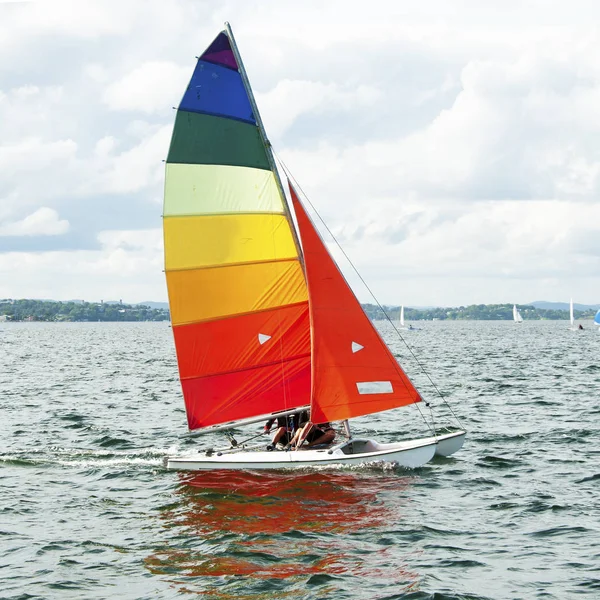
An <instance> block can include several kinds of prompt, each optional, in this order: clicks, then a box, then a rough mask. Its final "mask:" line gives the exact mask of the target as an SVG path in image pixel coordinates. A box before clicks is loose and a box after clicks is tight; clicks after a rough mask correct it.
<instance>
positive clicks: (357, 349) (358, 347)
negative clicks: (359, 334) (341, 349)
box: [352, 342, 364, 354]
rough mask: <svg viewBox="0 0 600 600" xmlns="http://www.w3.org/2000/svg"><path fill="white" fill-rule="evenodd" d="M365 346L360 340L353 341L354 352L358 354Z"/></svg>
mask: <svg viewBox="0 0 600 600" xmlns="http://www.w3.org/2000/svg"><path fill="white" fill-rule="evenodd" d="M363 348H364V346H361V345H360V344H359V343H358V342H352V354H356V353H357V352H358V351H359V350H362V349H363Z"/></svg>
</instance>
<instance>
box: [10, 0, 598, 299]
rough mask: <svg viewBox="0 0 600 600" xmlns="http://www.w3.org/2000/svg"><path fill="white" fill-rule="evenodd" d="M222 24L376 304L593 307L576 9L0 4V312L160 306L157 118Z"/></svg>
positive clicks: (161, 154)
mask: <svg viewBox="0 0 600 600" xmlns="http://www.w3.org/2000/svg"><path fill="white" fill-rule="evenodd" d="M226 20H227V21H230V22H231V24H232V26H233V29H234V33H235V34H236V39H237V42H238V46H239V47H240V51H241V53H242V56H243V58H244V62H245V65H246V68H247V71H248V74H249V77H250V81H251V82H252V85H253V88H254V91H255V95H256V97H257V101H258V104H259V108H260V110H261V113H262V116H263V120H264V122H265V125H266V128H267V131H268V134H269V137H270V138H271V141H272V143H273V145H274V147H275V149H276V152H277V154H278V155H279V157H280V158H281V159H282V160H283V161H284V162H285V163H286V165H287V167H288V168H289V169H290V170H291V172H292V173H293V175H294V176H295V178H296V179H297V180H298V181H299V183H300V185H301V187H302V189H303V190H304V192H306V194H307V195H308V197H309V199H310V201H311V202H312V204H314V206H315V207H316V208H317V210H318V211H319V213H320V214H321V215H322V216H323V218H324V219H325V221H326V222H327V224H328V226H329V227H330V228H331V230H332V231H333V232H334V234H335V235H336V237H337V238H338V240H339V241H340V243H341V244H342V246H343V248H344V250H345V252H346V253H347V254H348V255H349V257H350V258H351V259H352V260H353V262H354V263H355V265H356V266H357V268H358V269H359V271H360V273H361V275H362V276H363V277H364V279H365V280H366V281H367V283H368V284H369V286H370V287H371V289H372V290H373V291H374V292H375V294H376V296H377V298H378V299H379V301H380V302H382V303H387V304H405V305H408V306H411V305H413V306H418V305H446V306H456V305H460V304H472V303H492V302H511V303H512V302H516V303H526V302H529V301H534V300H554V301H568V299H569V297H571V296H573V297H574V299H575V301H576V302H578V303H588V304H592V303H598V302H600V275H599V274H600V202H599V201H598V197H599V192H600V52H599V50H598V49H599V48H600V26H599V25H598V23H600V4H598V3H597V2H595V1H594V0H590V1H589V2H585V1H580V2H578V1H573V0H570V1H568V2H567V1H563V2H552V1H550V0H529V1H525V0H520V1H510V0H504V1H502V2H480V1H478V0H472V1H469V0H453V1H452V2H448V1H446V0H439V1H435V0H421V1H420V2H408V1H404V0H390V1H389V2H386V1H378V0H373V1H371V2H366V3H365V2H364V1H361V2H355V1H353V0H341V1H336V0H328V1H327V2H323V0H318V1H312V0H303V1H302V2H297V1H295V0H272V1H271V0H258V1H251V0H240V1H234V0H220V1H219V2H216V1H210V2H202V1H199V0H171V1H169V2H165V1H164V0H118V1H112V0H103V1H101V2H96V1H92V0H77V1H74V2H61V1H54V0H46V1H39V2H14V1H12V2H6V1H3V0H0V298H24V297H30V298H52V299H71V298H82V299H86V300H100V299H118V298H123V300H124V301H130V302H138V301H143V300H155V301H163V300H166V286H165V282H164V275H163V273H162V268H163V267H162V261H163V257H162V240H161V217H160V215H161V203H162V187H163V170H164V164H163V162H162V161H163V160H164V159H165V158H166V154H167V149H168V145H169V140H170V135H171V128H172V124H173V118H174V111H173V109H172V107H173V106H176V105H177V104H178V103H179V100H180V98H181V96H182V93H183V90H184V88H185V85H186V84H187V80H188V79H189V76H190V74H191V72H192V70H193V67H194V63H195V59H194V57H195V56H198V55H199V54H200V53H201V52H202V51H203V50H204V48H205V47H206V46H207V45H208V44H209V43H210V42H211V41H212V39H213V38H214V37H215V36H216V34H217V33H218V32H219V31H220V30H221V29H222V24H223V22H224V21H226ZM342 267H343V269H344V270H345V272H346V267H345V266H344V265H342ZM350 279H351V281H352V282H353V283H354V282H355V281H356V278H354V277H350ZM356 291H357V293H358V295H359V297H360V299H361V300H364V301H368V300H369V298H368V296H367V294H366V293H365V292H364V290H363V289H361V288H359V287H357V288H356Z"/></svg>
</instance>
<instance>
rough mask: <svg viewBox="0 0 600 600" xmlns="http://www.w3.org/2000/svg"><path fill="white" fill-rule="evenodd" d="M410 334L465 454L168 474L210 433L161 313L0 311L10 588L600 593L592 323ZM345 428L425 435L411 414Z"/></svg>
mask: <svg viewBox="0 0 600 600" xmlns="http://www.w3.org/2000/svg"><path fill="white" fill-rule="evenodd" d="M420 326H421V327H422V329H421V330H420V331H413V332H405V333H404V335H405V339H406V340H407V342H408V343H409V344H410V345H411V346H412V347H413V348H414V349H415V353H416V356H417V358H418V360H419V361H420V362H421V363H422V365H423V366H424V367H425V369H426V370H427V372H428V373H429V374H430V375H431V377H432V379H433V381H434V383H435V385H436V386H437V387H438V388H439V389H440V391H441V392H442V393H443V394H444V395H445V396H446V397H447V398H448V399H449V401H450V402H451V404H452V406H453V408H454V410H455V412H456V414H457V415H458V417H459V419H460V420H461V421H462V423H463V425H464V426H465V427H466V428H467V429H468V431H469V436H468V438H467V442H466V444H465V447H464V448H463V450H461V451H460V452H459V453H457V454H456V455H454V457H451V458H447V459H436V460H435V461H434V462H432V463H430V464H428V465H427V466H425V467H424V468H421V469H418V470H414V471H410V470H401V469H393V468H386V469H382V468H361V469H354V470H353V469H343V470H332V469H330V470H325V471H304V472H300V473H291V472H273V473H231V472H214V473H208V474H201V475H199V474H181V473H175V472H170V471H165V470H164V469H163V468H162V466H161V465H162V457H163V456H164V455H165V454H167V453H173V452H177V451H184V450H189V449H192V448H193V447H194V446H196V445H198V444H199V442H200V441H201V440H199V438H189V437H187V436H186V427H185V414H184V411H183V401H182V399H181V396H180V390H179V382H178V379H177V369H176V364H175V356H174V350H173V343H172V336H171V330H170V329H169V327H168V325H167V324H165V323H139V324H137V323H135V324H116V323H115V324H111V323H64V324H58V323H57V324H51V323H48V324H37V323H31V324H18V323H5V324H0V443H1V447H0V486H1V487H0V490H1V494H0V598H3V599H4V598H7V599H8V598H15V599H16V598H19V599H26V598H28V599H33V598H61V599H63V598H64V599H68V598H77V599H79V598H120V599H121V598H122V599H139V598H178V597H190V596H192V597H193V596H194V595H199V596H201V597H206V598H218V599H223V600H225V599H229V598H232V599H233V598H236V599H250V598H253V599H266V598H278V599H279V598H283V599H300V598H315V599H316V598H336V599H345V598H366V599H371V598H377V599H382V600H383V599H387V600H391V599H396V598H398V599H400V598H406V599H425V598H432V599H433V598H435V599H444V598H445V599H454V598H456V599H458V598H465V599H466V598H468V599H484V598H489V599H492V598H493V599H498V600H504V599H507V598H511V599H513V598H514V599H516V598H522V599H529V598H556V599H564V598H579V597H591V598H600V542H599V540H600V493H599V492H600V489H599V488H600V333H598V332H597V331H595V330H594V329H593V328H592V326H591V324H589V325H586V329H585V330H584V331H580V332H572V331H569V330H568V329H567V325H566V324H565V323H564V322H525V323H524V324H522V325H518V326H517V325H515V324H513V323H510V322H449V323H445V322H428V323H424V324H422V325H420ZM383 333H384V336H385V337H386V339H388V340H389V342H390V346H391V347H392V349H393V350H394V352H395V354H396V355H397V356H398V358H399V360H400V362H401V363H402V364H403V365H405V367H406V370H407V371H408V373H409V374H410V375H411V376H412V377H413V379H414V380H415V382H416V383H417V385H418V386H419V388H420V389H422V391H424V392H425V394H427V395H428V396H429V397H431V398H432V399H435V396H434V390H433V389H432V388H431V385H430V384H429V382H428V380H427V378H426V377H425V376H424V375H423V374H422V373H421V372H420V371H419V370H418V365H417V364H416V363H415V360H414V359H413V358H412V356H410V354H409V353H408V351H407V349H406V347H405V346H404V345H403V344H402V343H401V342H400V341H398V340H397V338H396V337H394V336H395V334H394V335H392V334H393V332H392V331H391V328H389V327H388V326H386V327H383ZM433 415H434V418H435V419H436V422H438V423H440V424H442V423H443V422H444V420H445V416H446V413H445V412H444V410H443V408H442V406H438V405H437V404H436V406H435V407H434V412H433ZM353 428H354V431H355V432H357V433H372V434H374V435H376V437H377V439H381V440H394V439H399V438H400V437H404V436H406V435H411V434H413V433H414V434H415V435H417V434H418V435H420V434H422V433H425V432H424V431H423V427H422V425H421V422H420V417H419V413H418V411H417V410H415V408H414V407H409V408H406V409H399V410H397V411H392V412H390V413H386V414H384V415H376V416H371V417H368V418H363V419H358V420H356V421H355V422H354V423H353ZM258 430H259V428H258V426H252V427H250V428H249V430H247V432H248V435H252V434H253V433H256V432H258ZM213 435H215V436H216V434H213ZM240 435H243V433H242V432H240ZM216 441H217V438H210V437H209V438H208V439H207V440H206V442H207V443H208V444H209V445H212V444H214V443H215V442H216ZM202 443H204V442H202Z"/></svg>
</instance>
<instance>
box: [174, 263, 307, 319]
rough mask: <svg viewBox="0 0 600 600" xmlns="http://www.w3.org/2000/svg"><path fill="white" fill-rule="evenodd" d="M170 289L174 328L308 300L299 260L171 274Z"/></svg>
mask: <svg viewBox="0 0 600 600" xmlns="http://www.w3.org/2000/svg"><path fill="white" fill-rule="evenodd" d="M167 287H168V290H169V306H170V309H171V323H172V324H173V325H181V324H184V323H197V322H200V321H206V320H209V319H217V318H219V317H228V316H232V315H238V314H245V313H249V312H253V311H257V310H265V309H268V308H275V307H277V306H286V305H288V304H295V303H297V302H305V301H307V300H308V292H307V289H306V282H305V280H304V274H303V272H302V267H301V266H300V262H299V261H298V260H297V259H296V260H288V261H280V262H267V263H254V264H252V263H250V264H246V265H235V266H229V267H218V268H214V269H193V270H188V271H167Z"/></svg>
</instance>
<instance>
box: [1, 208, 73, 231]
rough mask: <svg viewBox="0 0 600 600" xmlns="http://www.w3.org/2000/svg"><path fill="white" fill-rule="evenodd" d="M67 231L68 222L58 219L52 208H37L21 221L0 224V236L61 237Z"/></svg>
mask: <svg viewBox="0 0 600 600" xmlns="http://www.w3.org/2000/svg"><path fill="white" fill-rule="evenodd" d="M67 231H69V221H67V220H65V219H60V218H59V216H58V213H57V212H56V211H55V210H53V209H52V208H46V207H42V208H38V210H36V211H35V212H34V213H32V214H30V215H27V216H26V217H25V218H24V219H22V220H21V221H13V222H9V223H4V224H2V223H0V236H35V235H62V234H64V233H66V232H67Z"/></svg>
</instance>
